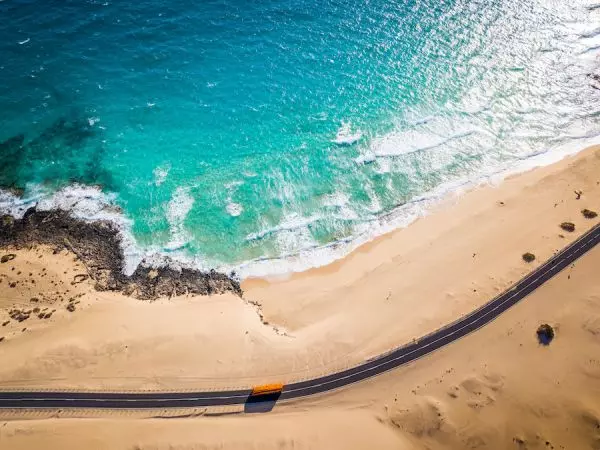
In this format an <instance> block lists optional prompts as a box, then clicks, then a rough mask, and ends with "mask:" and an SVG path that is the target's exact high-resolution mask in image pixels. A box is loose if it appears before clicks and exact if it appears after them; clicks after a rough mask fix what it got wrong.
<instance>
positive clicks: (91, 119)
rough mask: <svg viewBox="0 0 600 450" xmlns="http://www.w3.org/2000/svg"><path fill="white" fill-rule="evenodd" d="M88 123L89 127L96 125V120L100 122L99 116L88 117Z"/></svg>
mask: <svg viewBox="0 0 600 450" xmlns="http://www.w3.org/2000/svg"><path fill="white" fill-rule="evenodd" d="M87 121H88V124H89V126H90V127H93V126H94V125H96V124H97V123H98V122H100V118H99V117H88V120H87Z"/></svg>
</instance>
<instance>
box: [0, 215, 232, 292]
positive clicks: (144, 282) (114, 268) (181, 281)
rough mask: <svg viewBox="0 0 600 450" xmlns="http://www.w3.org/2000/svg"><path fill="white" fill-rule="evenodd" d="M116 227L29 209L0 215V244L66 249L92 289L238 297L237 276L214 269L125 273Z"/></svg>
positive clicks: (147, 269) (2, 245)
mask: <svg viewBox="0 0 600 450" xmlns="http://www.w3.org/2000/svg"><path fill="white" fill-rule="evenodd" d="M121 239H122V238H121V236H120V234H119V230H118V228H117V227H116V226H115V225H114V224H113V223H111V222H109V221H106V220H99V221H94V222H85V221H83V220H80V219H77V218H74V217H72V216H71V215H70V213H69V211H64V210H61V209H56V210H50V211H37V210H36V208H35V207H33V208H29V209H27V210H26V211H25V213H24V214H23V217H22V218H20V219H15V218H13V217H12V216H10V215H4V216H1V217H0V248H4V249H10V248H14V249H24V248H31V247H33V246H49V247H51V248H53V253H55V254H56V253H59V252H61V251H62V250H68V251H69V252H71V253H72V254H74V255H75V256H76V258H77V259H78V260H79V261H80V262H81V263H82V264H83V266H84V267H85V271H86V274H83V275H80V278H79V280H80V281H85V280H87V279H88V278H89V279H90V280H91V281H92V282H93V285H94V289H95V290H96V291H99V292H102V291H115V292H123V293H124V294H125V295H129V296H132V297H135V298H138V299H143V300H155V299H157V298H159V297H172V296H177V295H187V294H198V295H211V294H217V293H223V292H228V291H230V292H233V293H235V294H236V295H239V296H241V295H242V291H241V289H240V285H239V283H238V282H237V281H235V280H234V279H232V278H231V277H229V276H227V275H224V274H220V273H217V272H214V271H211V272H201V271H196V270H190V269H185V268H184V269H182V270H181V271H177V270H174V269H172V268H170V267H158V268H151V267H144V266H142V265H139V266H138V267H137V268H136V270H135V271H134V273H133V274H131V275H129V276H128V275H125V274H124V273H123V268H124V265H125V262H124V255H123V249H122V246H121Z"/></svg>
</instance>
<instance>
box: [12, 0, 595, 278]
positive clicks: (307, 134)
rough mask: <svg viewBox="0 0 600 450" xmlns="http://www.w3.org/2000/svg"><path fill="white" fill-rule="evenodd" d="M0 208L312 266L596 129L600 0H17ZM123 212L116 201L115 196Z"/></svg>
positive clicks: (274, 264)
mask: <svg viewBox="0 0 600 450" xmlns="http://www.w3.org/2000/svg"><path fill="white" fill-rule="evenodd" d="M0 18H1V19H2V20H1V21H0V142H2V143H1V144H0V184H1V185H3V186H5V187H8V186H12V187H17V188H20V189H24V194H23V196H22V197H21V198H18V197H16V196H14V195H13V194H10V193H8V192H7V191H3V192H2V193H1V194H0V209H1V210H3V211H9V212H12V213H13V214H16V215H18V214H20V213H22V212H23V210H24V209H25V208H26V207H28V206H31V205H33V204H36V203H38V204H39V205H40V207H47V208H49V207H55V206H62V207H68V208H71V209H72V210H73V214H74V215H77V216H79V217H84V218H88V219H95V218H110V219H112V220H115V221H116V222H117V223H119V226H121V227H122V229H123V233H124V239H125V246H126V253H127V255H128V258H129V261H130V264H131V267H133V266H135V264H137V263H138V262H139V261H140V260H141V259H144V258H145V259H146V260H147V261H150V262H153V263H157V262H158V261H159V260H160V259H161V258H163V257H164V256H169V257H170V258H172V259H173V260H175V261H181V262H184V263H185V264H190V265H194V266H196V267H199V268H204V269H206V268H212V267H217V268H222V269H223V270H231V269H235V270H237V272H238V273H240V274H241V275H242V276H248V275H253V274H254V275H257V274H269V273H277V272H284V271H288V270H301V269H305V268H307V267H310V266H315V265H319V264H323V263H326V262H329V261H331V260H332V259H334V258H336V257H339V256H341V255H343V254H344V253H346V252H347V251H349V250H350V249H351V248H353V247H354V246H356V245H357V244H359V243H360V242H364V241H365V240H368V239H370V238H371V237H373V236H375V235H377V234H380V233H382V232H384V231H387V230H389V229H392V228H394V227H397V226H401V225H404V224H406V223H409V222H410V221H411V220H412V219H414V218H415V217H417V216H419V215H420V214H423V213H424V212H425V211H426V210H427V207H428V206H429V205H430V204H431V203H432V202H434V201H435V199H437V198H439V196H441V195H443V194H444V193H446V192H448V191H451V190H454V189H459V188H461V187H464V186H466V185H468V184H469V183H474V182H478V181H481V180H484V179H486V178H488V177H490V176H492V175H493V174H496V173H498V172H503V171H506V170H519V169H520V168H525V167H526V166H527V165H528V164H529V165H531V164H539V163H544V162H549V161H551V160H553V159H556V158H557V157H558V156H559V155H561V154H564V153H566V152H570V151H573V150H579V149H581V148H583V147H584V146H585V145H586V144H588V143H591V142H600V139H598V136H599V135H600V83H598V82H597V81H596V80H594V78H593V77H590V76H589V74H594V73H600V59H599V58H600V4H594V3H593V0H590V1H586V0H574V1H571V2H564V1H552V0H550V1H541V0H540V1H533V0H532V1H517V0H487V1H465V0H462V1H459V0H447V1H433V0H421V1H417V0H412V1H389V0H385V1H384V0H371V1H362V2H359V1H351V0H345V1H344V0H342V1H333V0H321V1H314V0H304V1H302V0H265V1H254V0H250V1H248V0H244V1H242V0H220V1H201V2H196V1H190V0H171V1H169V2H164V1H158V0H139V1H137V2H122V1H111V0H108V1H104V0H101V1H90V0H87V1H84V0H79V1H75V0H62V1H54V0H44V1H40V0H4V1H1V2H0ZM117 207H118V208H117Z"/></svg>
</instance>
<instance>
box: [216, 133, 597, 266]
mask: <svg viewBox="0 0 600 450" xmlns="http://www.w3.org/2000/svg"><path fill="white" fill-rule="evenodd" d="M596 144H600V135H596V136H586V137H582V138H581V140H576V141H570V142H569V143H567V144H564V145H562V146H558V147H555V148H553V149H550V150H548V151H545V152H539V153H537V154H536V155H535V156H532V157H529V158H523V159H522V160H521V161H518V162H517V163H515V162H511V163H508V164H507V165H505V166H502V167H494V166H490V167H487V168H484V170H483V171H482V172H480V173H479V174H471V176H465V177H463V178H461V179H458V180H455V181H451V182H446V183H442V184H441V185H439V186H438V187H436V188H435V189H433V190H432V191H430V192H428V193H426V194H424V195H422V196H419V197H417V198H415V199H413V200H412V201H410V202H408V203H406V204H404V205H401V206H399V207H397V208H395V209H394V210H392V211H390V212H388V213H386V214H383V215H381V216H379V217H376V218H374V219H373V220H371V221H366V222H363V223H361V224H358V225H357V227H356V228H355V233H354V234H353V236H351V237H349V238H347V239H342V240H340V241H337V242H333V243H331V244H328V245H324V246H317V245H315V246H313V247H306V248H304V249H302V250H300V251H298V252H291V253H289V254H284V255H282V256H281V257H278V258H258V259H255V260H252V261H248V262H245V263H242V264H240V265H237V266H235V267H233V266H231V267H227V270H235V271H236V273H237V274H238V275H239V276H240V277H241V278H249V277H269V276H276V275H284V274H288V273H293V272H302V271H305V270H308V269H310V268H314V267H322V266H324V265H327V264H330V263H332V262H334V261H335V260H338V259H340V258H343V257H344V256H346V255H347V254H348V253H350V252H351V251H353V250H354V249H356V248H358V247H359V246H360V245H362V244H364V243H366V242H368V241H370V240H372V239H374V238H375V237H377V236H381V235H382V234H385V233H388V232H390V231H392V230H394V229H397V228H401V227H405V226H408V225H409V224H411V223H412V222H414V221H415V220H416V219H417V218H419V217H422V216H424V215H426V214H427V212H428V211H429V210H431V208H432V207H433V206H434V205H435V204H437V203H439V202H440V201H441V200H442V199H443V198H446V197H447V196H448V195H460V194H461V193H462V192H465V191H467V190H469V189H471V188H473V187H475V186H478V185H482V184H494V185H495V184H498V183H500V182H501V181H503V180H504V179H505V177H507V176H509V175H512V174H515V173H520V172H524V171H528V170H531V169H533V168H536V167H540V166H544V165H548V164H552V163H555V162H558V161H560V160H561V159H563V158H564V157H566V156H568V155H571V154H575V153H577V152H578V151H580V150H582V149H583V148H585V147H587V146H590V145H596ZM315 220H317V218H316V217H312V218H308V219H304V222H302V221H301V220H300V219H296V225H305V224H307V223H312V222H314V221H315ZM280 229H286V230H289V231H291V230H292V229H293V228H292V227H291V226H290V224H289V223H288V224H287V226H283V227H282V226H279V227H272V228H270V229H269V230H265V231H263V233H262V235H265V234H267V233H274V232H278V231H279V230H280Z"/></svg>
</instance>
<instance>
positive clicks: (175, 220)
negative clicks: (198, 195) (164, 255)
mask: <svg viewBox="0 0 600 450" xmlns="http://www.w3.org/2000/svg"><path fill="white" fill-rule="evenodd" d="M193 206H194V197H192V195H191V194H190V188H189V187H178V188H177V189H175V192H174V193H173V197H172V198H171V201H170V202H169V204H168V205H167V221H168V222H169V226H170V231H171V240H170V241H169V243H168V244H167V245H166V248H167V249H168V250H170V251H172V250H176V249H180V248H182V247H183V246H185V245H186V244H187V243H188V242H189V241H190V239H191V236H190V233H189V232H188V230H187V229H186V228H185V223H184V222H185V218H186V217H187V215H188V214H189V212H190V211H191V210H192V208H193Z"/></svg>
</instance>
